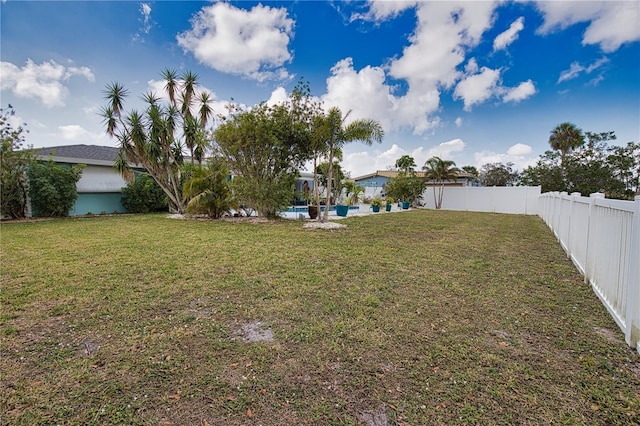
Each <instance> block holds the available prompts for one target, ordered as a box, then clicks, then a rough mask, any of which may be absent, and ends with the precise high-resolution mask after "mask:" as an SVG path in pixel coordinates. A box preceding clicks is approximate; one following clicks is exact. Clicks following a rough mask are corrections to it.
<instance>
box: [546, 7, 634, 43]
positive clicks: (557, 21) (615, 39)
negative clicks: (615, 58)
mask: <svg viewBox="0 0 640 426" xmlns="http://www.w3.org/2000/svg"><path fill="white" fill-rule="evenodd" d="M536 6H537V8H538V9H539V10H540V11H541V12H542V14H543V16H544V23H543V24H542V26H541V27H540V28H539V29H538V32H539V33H541V34H547V33H550V32H553V31H556V30H557V29H561V30H562V29H565V28H567V27H569V26H571V25H574V24H577V23H580V22H588V26H587V28H586V30H585V32H584V34H583V37H582V44H585V45H586V44H597V45H599V46H600V48H601V49H602V50H603V51H604V52H613V51H615V50H617V49H618V48H619V47H620V46H622V45H623V44H625V43H631V42H634V41H637V40H640V25H638V22H640V2H638V1H583V2H572V1H563V2H561V1H540V2H537V3H536Z"/></svg>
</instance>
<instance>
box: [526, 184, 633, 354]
mask: <svg viewBox="0 0 640 426" xmlns="http://www.w3.org/2000/svg"><path fill="white" fill-rule="evenodd" d="M539 201H540V216H541V217H542V219H543V220H544V222H545V223H546V224H547V225H548V226H549V228H551V230H552V231H553V233H554V234H555V235H556V237H557V238H558V240H559V241H560V244H561V245H562V248H563V249H564V250H565V252H566V253H567V255H568V256H569V257H570V258H571V260H572V261H573V263H574V264H575V265H576V267H577V268H578V270H579V271H580V273H581V274H582V275H583V276H584V280H585V282H586V283H588V284H590V285H591V287H592V288H593V290H594V292H595V293H596V294H597V295H598V297H599V298H600V300H601V301H602V303H603V304H604V305H605V306H606V307H607V309H608V310H609V313H610V314H611V315H612V316H613V318H614V319H615V321H616V323H618V326H619V327H620V328H621V329H622V331H623V332H624V335H625V340H626V342H627V344H628V345H629V346H631V347H636V349H637V351H638V352H640V196H636V198H635V201H621V200H610V199H605V198H604V195H603V194H598V193H596V194H591V196H590V197H582V196H581V195H580V194H579V193H574V194H571V195H569V194H567V193H566V192H562V193H557V192H548V193H545V194H542V195H541V196H540V199H539Z"/></svg>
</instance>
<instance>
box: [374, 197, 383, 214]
mask: <svg viewBox="0 0 640 426" xmlns="http://www.w3.org/2000/svg"><path fill="white" fill-rule="evenodd" d="M381 205H382V198H380V197H379V196H376V197H373V199H372V200H371V208H372V209H373V212H374V213H378V212H379V211H380V206H381Z"/></svg>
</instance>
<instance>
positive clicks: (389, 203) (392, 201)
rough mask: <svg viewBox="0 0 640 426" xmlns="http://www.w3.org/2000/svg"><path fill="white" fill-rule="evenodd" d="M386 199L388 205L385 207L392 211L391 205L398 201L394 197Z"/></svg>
mask: <svg viewBox="0 0 640 426" xmlns="http://www.w3.org/2000/svg"><path fill="white" fill-rule="evenodd" d="M386 201H387V205H386V206H385V209H386V210H387V211H388V212H390V211H391V207H392V206H393V203H395V202H396V200H394V199H393V197H387V198H386Z"/></svg>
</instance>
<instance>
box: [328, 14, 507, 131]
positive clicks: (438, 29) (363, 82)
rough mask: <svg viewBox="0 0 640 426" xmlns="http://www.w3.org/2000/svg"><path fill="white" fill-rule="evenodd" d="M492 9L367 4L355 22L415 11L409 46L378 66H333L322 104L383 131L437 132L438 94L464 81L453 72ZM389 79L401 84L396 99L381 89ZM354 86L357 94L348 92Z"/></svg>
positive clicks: (392, 91) (343, 62)
mask: <svg viewBox="0 0 640 426" xmlns="http://www.w3.org/2000/svg"><path fill="white" fill-rule="evenodd" d="M497 4H498V3H497V2H491V1H482V2H405V3H396V2H371V3H370V11H369V14H368V15H367V14H365V15H362V16H358V17H359V18H368V19H372V20H382V19H386V18H390V17H393V16H395V15H397V14H398V13H400V12H401V11H402V10H405V9H406V8H408V7H415V13H416V27H415V29H414V31H413V33H412V34H411V36H410V37H409V39H408V41H409V44H408V45H407V46H406V47H405V48H404V49H403V51H402V54H401V55H400V56H399V57H397V58H394V59H392V60H391V61H390V62H389V63H388V64H386V65H384V66H379V67H374V66H367V67H365V68H363V69H361V70H356V69H354V67H353V61H352V60H351V59H349V58H347V59H343V60H341V61H339V62H338V63H336V64H335V66H334V67H333V69H332V75H331V76H330V77H329V78H328V79H327V94H326V95H325V96H324V100H325V101H326V102H329V103H332V104H334V105H337V106H339V107H340V108H341V109H342V110H343V111H344V110H349V109H353V110H354V116H368V117H370V118H375V119H378V120H379V121H381V122H382V124H383V126H384V127H385V130H394V129H400V128H410V129H412V130H413V133H414V134H417V135H419V134H423V133H424V132H426V131H428V130H430V129H433V128H435V127H437V126H439V125H440V118H439V117H438V112H439V111H440V96H441V93H442V91H443V90H448V89H451V88H452V87H454V86H455V85H456V83H457V82H458V81H459V80H460V78H461V77H464V76H463V74H462V73H461V72H460V71H459V70H458V66H459V65H460V64H462V63H463V62H464V60H465V54H466V52H467V51H468V50H470V49H472V48H474V47H476V46H477V45H478V43H480V41H481V37H482V34H483V33H484V32H485V31H486V30H487V29H489V28H490V27H491V25H492V24H493V20H494V10H495V7H496V5H497ZM468 65H469V64H468ZM476 66H477V64H476ZM389 79H396V80H402V81H404V82H406V86H407V89H406V91H405V93H402V94H396V88H395V87H393V86H392V85H390V84H388V83H387V81H388V80H389ZM469 84H470V83H469ZM354 85H355V87H358V88H359V90H355V89H353V87H354ZM463 87H464V86H463ZM469 96H471V95H469ZM469 99H471V98H469ZM374 107H375V108H374ZM361 110H362V112H361Z"/></svg>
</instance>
